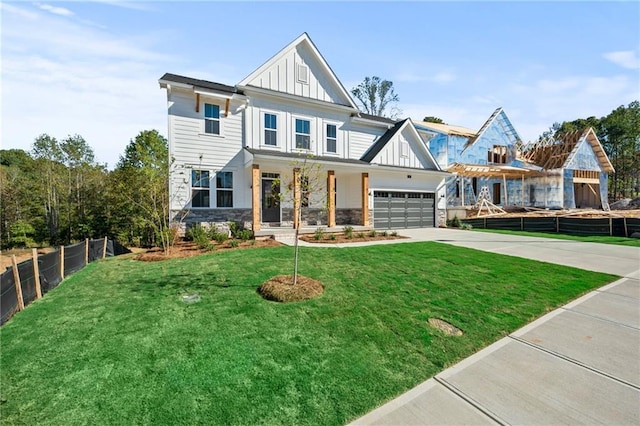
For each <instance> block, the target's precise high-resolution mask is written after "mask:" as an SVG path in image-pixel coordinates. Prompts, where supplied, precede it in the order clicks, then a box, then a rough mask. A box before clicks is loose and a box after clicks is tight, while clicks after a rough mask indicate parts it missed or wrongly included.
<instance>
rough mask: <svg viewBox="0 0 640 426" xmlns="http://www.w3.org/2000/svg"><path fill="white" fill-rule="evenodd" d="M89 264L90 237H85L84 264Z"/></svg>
mask: <svg viewBox="0 0 640 426" xmlns="http://www.w3.org/2000/svg"><path fill="white" fill-rule="evenodd" d="M88 264H89V239H88V238H85V239H84V266H87V265H88Z"/></svg>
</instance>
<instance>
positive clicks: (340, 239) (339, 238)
mask: <svg viewBox="0 0 640 426" xmlns="http://www.w3.org/2000/svg"><path fill="white" fill-rule="evenodd" d="M330 235H335V239H333V240H332V239H331V237H330ZM299 238H300V239H301V240H302V241H306V242H308V243H317V244H338V243H340V244H344V243H360V242H365V241H386V240H399V239H402V238H407V237H403V236H402V235H395V236H394V235H387V236H386V237H385V236H384V235H379V234H378V235H376V236H375V237H371V236H369V234H368V233H365V234H364V236H363V237H357V236H356V234H355V233H354V235H353V236H352V237H351V238H347V237H346V236H345V235H344V234H325V235H323V237H322V239H321V240H316V239H315V236H314V235H313V234H308V235H301V236H300V237H299Z"/></svg>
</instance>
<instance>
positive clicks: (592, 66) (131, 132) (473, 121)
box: [0, 0, 640, 167]
mask: <svg viewBox="0 0 640 426" xmlns="http://www.w3.org/2000/svg"><path fill="white" fill-rule="evenodd" d="M0 4H1V6H0V13H1V43H2V51H1V53H2V62H1V68H2V71H1V72H2V73H1V83H2V122H1V123H0V125H1V128H2V133H1V135H2V144H1V148H2V149H9V148H22V149H25V150H29V149H30V148H31V144H32V143H33V140H34V139H35V138H36V137H37V136H38V135H40V134H42V133H48V134H50V135H51V136H55V137H56V138H58V139H64V138H65V137H66V136H67V135H70V134H80V135H82V136H83V137H84V138H85V139H86V140H87V141H88V143H89V144H90V145H91V146H92V147H93V149H94V151H95V154H96V159H97V160H98V161H99V162H101V163H108V164H109V167H113V166H114V165H115V163H116V162H117V161H118V158H119V155H121V154H122V153H123V151H124V148H125V146H126V144H127V143H128V142H129V140H130V139H132V138H134V137H135V136H136V135H137V134H138V133H139V132H140V131H141V130H145V129H152V128H155V129H158V130H159V131H160V132H161V133H162V134H164V135H165V136H166V129H167V116H166V97H165V93H164V91H163V90H161V89H160V88H159V86H158V79H159V78H160V77H161V76H162V75H163V74H164V73H165V72H171V73H175V74H182V75H186V76H189V77H196V78H203V79H206V80H211V81H216V82H220V83H225V84H230V85H233V84H236V83H238V82H239V81H240V80H242V79H243V78H244V77H245V76H247V75H248V74H250V73H251V72H252V71H253V70H254V69H256V68H257V67H258V66H260V65H261V64H262V63H264V62H265V61H266V60H268V59H269V58H270V57H271V56H273V55H274V54H275V53H276V52H278V51H279V50H280V49H281V48H282V47H284V46H285V45H287V44H288V43H289V42H291V41H292V40H294V39H295V38H296V37H297V36H299V35H300V34H301V33H303V32H307V33H308V34H309V36H310V37H311V39H312V40H313V41H314V43H315V44H316V46H317V47H318V49H319V50H320V52H321V53H322V54H323V56H324V57H325V59H326V60H327V62H328V63H329V65H330V66H331V67H332V68H333V70H334V72H335V73H336V74H337V76H338V78H339V79H340V80H341V81H342V83H343V84H344V86H345V87H346V88H347V89H351V88H353V87H354V86H356V85H357V84H358V83H359V82H360V81H362V79H363V78H364V77H365V76H373V75H377V76H380V77H382V78H385V79H388V80H391V81H393V82H394V87H395V89H396V93H397V94H398V96H399V98H400V103H399V105H398V106H399V108H400V109H401V110H402V112H403V114H402V116H403V117H411V118H413V119H418V120H419V119H422V118H423V117H424V116H426V115H434V116H438V117H440V118H442V119H443V120H444V121H445V122H447V123H449V124H457V125H462V126H466V127H470V128H472V129H478V128H479V127H480V126H481V125H482V123H483V122H484V121H485V120H486V119H487V118H488V117H489V115H490V114H491V113H492V112H493V110H494V109H495V108H497V107H499V106H501V107H503V108H505V111H506V113H507V115H508V116H509V117H510V118H511V121H512V122H513V124H514V126H515V128H516V129H517V130H518V132H519V133H520V135H521V136H522V138H523V139H524V140H525V141H527V140H531V139H535V138H536V137H537V136H538V135H539V134H540V133H541V132H542V131H544V130H546V129H547V128H548V127H549V126H550V125H551V124H552V123H553V122H555V121H563V120H573V119H576V118H580V117H587V116H591V115H595V116H602V115H606V114H608V113H609V112H610V111H611V110H612V109H614V108H616V107H618V106H619V105H623V104H628V103H629V102H631V101H633V100H636V99H638V98H640V74H639V73H640V3H639V2H401V3H399V2H234V3H230V2H229V3H227V2H134V1H129V2H124V1H123V2H120V1H106V0H105V1H95V2H58V1H55V2H51V1H49V2H47V1H42V2H7V1H2V2H1V3H0Z"/></svg>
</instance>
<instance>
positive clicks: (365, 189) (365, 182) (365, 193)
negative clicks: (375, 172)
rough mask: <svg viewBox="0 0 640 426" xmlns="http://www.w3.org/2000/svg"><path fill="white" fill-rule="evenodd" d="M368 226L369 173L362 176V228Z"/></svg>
mask: <svg viewBox="0 0 640 426" xmlns="http://www.w3.org/2000/svg"><path fill="white" fill-rule="evenodd" d="M367 225H369V173H363V174H362V226H367Z"/></svg>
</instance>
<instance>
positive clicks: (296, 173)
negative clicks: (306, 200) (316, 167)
mask: <svg viewBox="0 0 640 426" xmlns="http://www.w3.org/2000/svg"><path fill="white" fill-rule="evenodd" d="M300 201H301V199H300V168H298V167H296V168H294V169H293V229H298V228H299V227H300V207H301V206H300V204H301V203H300Z"/></svg>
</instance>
